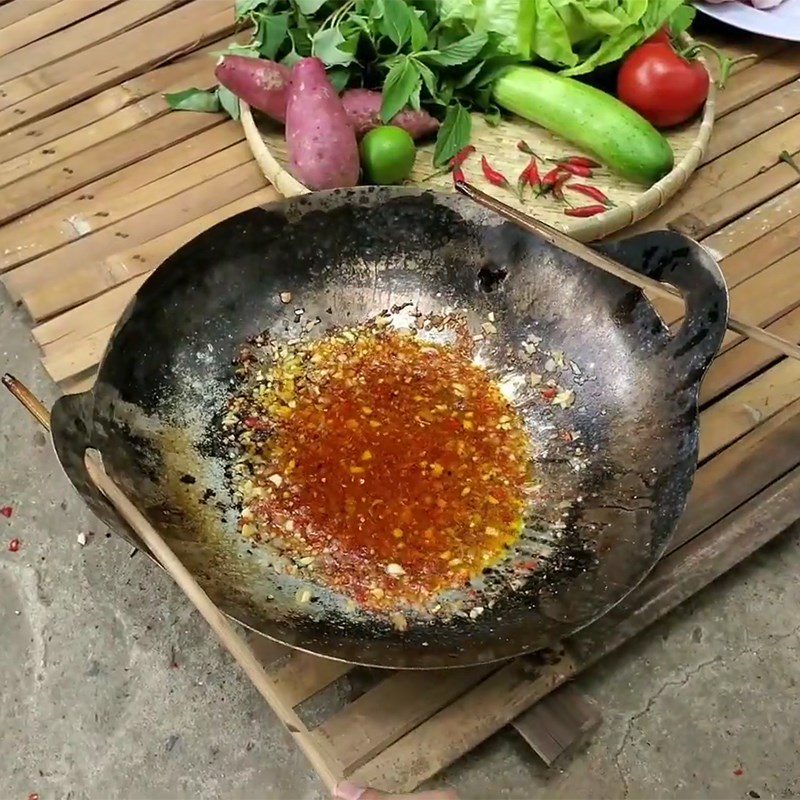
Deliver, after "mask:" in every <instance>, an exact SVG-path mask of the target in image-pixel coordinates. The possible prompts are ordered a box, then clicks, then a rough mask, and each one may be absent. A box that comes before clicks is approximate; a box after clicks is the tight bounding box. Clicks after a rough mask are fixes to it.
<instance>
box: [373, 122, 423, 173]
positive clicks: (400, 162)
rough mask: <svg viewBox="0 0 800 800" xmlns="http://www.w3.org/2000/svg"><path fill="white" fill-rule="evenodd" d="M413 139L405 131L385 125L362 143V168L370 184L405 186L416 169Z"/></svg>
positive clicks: (415, 152)
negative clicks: (402, 184)
mask: <svg viewBox="0 0 800 800" xmlns="http://www.w3.org/2000/svg"><path fill="white" fill-rule="evenodd" d="M416 157H417V150H416V148H415V147H414V140H413V139H412V138H411V136H409V134H408V133H407V132H406V131H404V130H403V129H402V128H396V127H395V126H394V125H383V126H381V127H379V128H373V129H372V130H371V131H370V132H369V133H368V134H367V135H366V136H365V137H364V138H363V139H362V140H361V166H362V167H363V168H364V177H365V178H366V179H367V181H368V182H369V183H379V184H381V185H383V186H388V185H390V184H393V183H402V182H403V181H404V180H405V179H406V178H407V177H408V176H409V175H410V174H411V169H412V167H413V166H414V159H415V158H416Z"/></svg>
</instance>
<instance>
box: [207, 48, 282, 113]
mask: <svg viewBox="0 0 800 800" xmlns="http://www.w3.org/2000/svg"><path fill="white" fill-rule="evenodd" d="M290 73H291V71H290V70H289V68H288V67H285V66H283V64H278V63H277V62H275V61H266V60H264V59H262V58H247V57H246V56H234V55H224V56H221V57H220V60H219V61H218V62H217V66H216V69H215V70H214V75H215V76H216V78H217V80H218V81H219V82H220V83H221V84H222V85H223V86H224V87H225V88H226V89H229V90H230V91H231V92H233V93H234V94H235V95H236V96H237V97H238V98H240V99H241V100H244V101H245V103H247V104H248V105H249V106H252V107H253V108H257V109H258V110H259V111H263V112H264V113H265V114H266V115H267V116H269V117H272V119H274V120H277V121H278V122H283V121H284V120H285V119H286V98H287V96H288V93H289V75H290Z"/></svg>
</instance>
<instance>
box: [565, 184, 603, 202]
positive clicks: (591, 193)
mask: <svg viewBox="0 0 800 800" xmlns="http://www.w3.org/2000/svg"><path fill="white" fill-rule="evenodd" d="M566 188H567V189H572V191H573V192H580V193H581V194H585V195H586V196H587V197H591V198H592V200H597V202H598V203H602V204H603V205H606V206H613V205H614V204H613V203H612V202H611V201H610V200H609V199H608V197H607V195H606V194H605V193H604V192H602V191H600V189H598V188H597V187H596V186H587V185H586V184H585V183H568V184H567V186H566Z"/></svg>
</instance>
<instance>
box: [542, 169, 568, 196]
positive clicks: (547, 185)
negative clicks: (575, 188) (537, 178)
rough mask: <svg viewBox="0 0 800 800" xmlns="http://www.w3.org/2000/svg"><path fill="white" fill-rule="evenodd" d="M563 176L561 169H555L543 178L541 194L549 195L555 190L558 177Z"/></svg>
mask: <svg viewBox="0 0 800 800" xmlns="http://www.w3.org/2000/svg"><path fill="white" fill-rule="evenodd" d="M561 174H563V173H562V172H561V167H553V169H551V170H550V172H548V173H547V174H546V175H545V176H544V177H543V178H542V189H541V192H540V194H547V192H549V191H550V189H552V188H553V184H554V183H555V182H556V181H557V180H558V176H559V175H561Z"/></svg>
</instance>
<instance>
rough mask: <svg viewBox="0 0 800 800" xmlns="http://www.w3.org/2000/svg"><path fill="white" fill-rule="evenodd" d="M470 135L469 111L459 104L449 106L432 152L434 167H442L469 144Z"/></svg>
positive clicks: (470, 118)
mask: <svg viewBox="0 0 800 800" xmlns="http://www.w3.org/2000/svg"><path fill="white" fill-rule="evenodd" d="M471 135H472V117H470V115H469V111H467V109H466V108H464V106H462V105H461V104H460V103H455V104H454V105H452V106H450V107H449V108H448V109H447V115H446V116H445V118H444V122H443V123H442V127H441V128H439V135H438V136H437V137H436V149H435V150H434V151H433V163H434V166H436V167H441V166H444V165H445V164H446V163H447V162H448V161H449V160H450V159H451V158H452V157H453V156H454V155H455V154H456V153H457V152H458V151H459V150H461V148H462V147H466V146H467V145H468V144H469V139H470V136H471Z"/></svg>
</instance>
